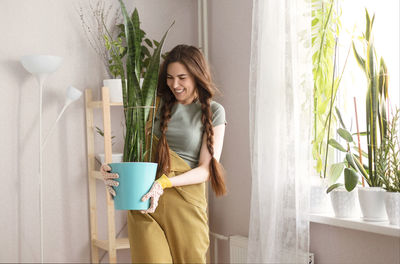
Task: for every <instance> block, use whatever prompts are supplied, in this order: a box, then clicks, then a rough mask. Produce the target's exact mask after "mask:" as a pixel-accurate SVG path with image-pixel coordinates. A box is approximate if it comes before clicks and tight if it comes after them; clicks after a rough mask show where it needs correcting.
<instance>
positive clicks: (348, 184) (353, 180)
mask: <svg viewBox="0 0 400 264" xmlns="http://www.w3.org/2000/svg"><path fill="white" fill-rule="evenodd" d="M357 183H358V175H357V172H356V171H355V170H353V169H352V168H345V169H344V187H345V188H346V190H347V191H348V192H351V191H352V190H353V189H354V188H355V187H356V186H357Z"/></svg>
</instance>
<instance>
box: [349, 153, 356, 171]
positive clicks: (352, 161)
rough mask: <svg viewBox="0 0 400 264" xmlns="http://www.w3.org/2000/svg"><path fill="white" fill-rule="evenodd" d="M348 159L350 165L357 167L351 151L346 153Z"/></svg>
mask: <svg viewBox="0 0 400 264" xmlns="http://www.w3.org/2000/svg"><path fill="white" fill-rule="evenodd" d="M346 161H347V162H348V163H349V165H350V166H351V167H352V168H353V169H355V170H356V169H357V165H356V164H355V163H354V160H353V156H352V155H351V153H350V152H347V153H346Z"/></svg>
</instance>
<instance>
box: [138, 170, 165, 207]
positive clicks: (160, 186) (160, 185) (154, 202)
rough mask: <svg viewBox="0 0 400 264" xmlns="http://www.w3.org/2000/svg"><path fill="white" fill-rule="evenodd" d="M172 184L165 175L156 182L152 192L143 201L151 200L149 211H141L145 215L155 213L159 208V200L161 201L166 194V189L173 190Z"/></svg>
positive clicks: (151, 189)
mask: <svg viewBox="0 0 400 264" xmlns="http://www.w3.org/2000/svg"><path fill="white" fill-rule="evenodd" d="M171 187H172V183H171V181H170V180H169V178H168V177H167V176H166V175H165V174H163V175H162V176H161V177H160V178H159V179H158V180H156V181H154V183H153V186H151V188H150V191H149V192H148V193H146V194H145V195H144V196H143V198H142V201H143V202H144V201H147V200H148V199H151V200H150V208H149V209H147V210H142V211H140V212H141V213H143V214H147V213H154V212H155V211H156V208H157V206H158V200H159V199H160V197H161V195H162V194H163V193H164V189H165V188H171Z"/></svg>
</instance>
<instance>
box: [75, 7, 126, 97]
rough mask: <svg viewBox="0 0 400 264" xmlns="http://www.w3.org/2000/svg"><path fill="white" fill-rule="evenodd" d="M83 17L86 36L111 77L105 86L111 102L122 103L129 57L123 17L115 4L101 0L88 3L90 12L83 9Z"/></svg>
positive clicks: (81, 17) (105, 81)
mask: <svg viewBox="0 0 400 264" xmlns="http://www.w3.org/2000/svg"><path fill="white" fill-rule="evenodd" d="M79 16H80V19H81V24H82V28H83V31H84V33H85V36H86V38H87V40H88V42H89V44H90V46H91V47H92V48H93V50H94V51H95V52H96V53H97V54H98V55H99V57H100V58H101V61H102V62H103V64H104V66H105V69H106V71H107V75H108V78H106V79H104V80H103V85H104V86H106V87H108V88H109V91H110V101H111V102H122V82H121V78H122V79H123V78H124V69H123V64H122V59H123V57H124V56H125V54H126V49H125V47H124V46H123V36H122V31H121V27H120V25H119V24H120V22H119V20H120V19H121V15H120V12H119V10H118V9H115V8H114V6H113V5H112V4H110V5H108V6H107V5H106V3H105V1H103V0H100V1H98V2H96V4H92V2H90V1H89V2H88V10H87V12H86V9H84V8H83V7H82V6H80V7H79Z"/></svg>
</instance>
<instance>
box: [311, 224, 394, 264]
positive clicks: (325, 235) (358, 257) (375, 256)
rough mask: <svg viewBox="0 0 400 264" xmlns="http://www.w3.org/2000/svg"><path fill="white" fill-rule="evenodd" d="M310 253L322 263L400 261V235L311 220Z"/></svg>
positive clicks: (350, 263)
mask: <svg viewBox="0 0 400 264" xmlns="http://www.w3.org/2000/svg"><path fill="white" fill-rule="evenodd" d="M310 252H313V253H314V254H315V255H314V260H315V263H322V264H329V263H332V264H333V263H342V264H347V263H348V264H366V263H371V264H372V263H385V264H400V238H398V237H391V236H384V235H378V234H374V233H369V232H363V231H357V230H352V229H346V228H339V227H334V226H329V225H322V224H316V223H311V224H310Z"/></svg>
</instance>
